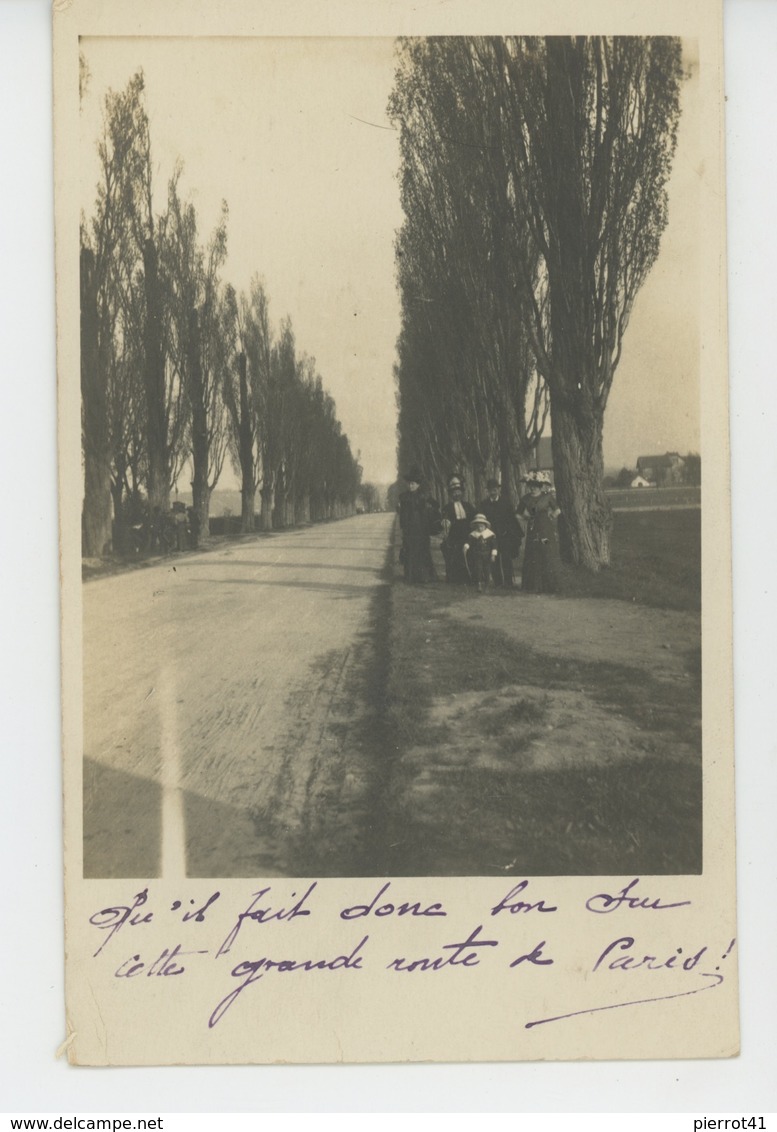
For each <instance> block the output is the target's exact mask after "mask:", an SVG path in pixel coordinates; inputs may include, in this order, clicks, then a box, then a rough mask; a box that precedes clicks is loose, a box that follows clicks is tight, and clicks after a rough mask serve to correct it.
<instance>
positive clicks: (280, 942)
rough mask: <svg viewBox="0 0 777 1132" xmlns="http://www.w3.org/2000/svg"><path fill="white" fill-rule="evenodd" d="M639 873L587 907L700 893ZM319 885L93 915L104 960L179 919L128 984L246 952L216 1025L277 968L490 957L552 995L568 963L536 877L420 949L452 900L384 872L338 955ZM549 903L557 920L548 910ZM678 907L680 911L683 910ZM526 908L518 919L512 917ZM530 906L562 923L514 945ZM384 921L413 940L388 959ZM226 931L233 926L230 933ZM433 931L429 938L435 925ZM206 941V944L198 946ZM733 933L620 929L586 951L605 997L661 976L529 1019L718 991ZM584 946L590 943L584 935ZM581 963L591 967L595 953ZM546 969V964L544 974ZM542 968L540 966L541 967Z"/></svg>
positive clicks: (624, 906)
mask: <svg viewBox="0 0 777 1132" xmlns="http://www.w3.org/2000/svg"><path fill="white" fill-rule="evenodd" d="M641 883H642V882H641V880H640V878H639V877H635V878H634V879H632V880H630V881H628V882H627V883H626V884H624V885H623V886H622V887H621V888H619V889H616V890H615V891H613V892H597V893H595V894H594V895H591V896H589V897H588V898H587V899H585V900H584V901H583V905H582V906H583V908H584V910H585V911H587V912H591V913H594V914H595V915H602V914H612V913H620V914H621V916H623V917H630V916H634V915H636V916H638V917H639V921H640V923H642V922H643V921H642V915H643V913H658V914H662V918H663V916H664V915H667V914H669V915H672V914H673V910H676V909H680V908H684V907H688V906H689V905H690V904H691V901H690V900H665V899H664V898H663V897H661V896H655V895H653V894H646V893H644V892H643V891H642V889H641ZM318 886H319V882H318V881H312V882H311V883H310V884H309V885H308V886H307V888H306V889H305V890H304V891H302V890H301V889H300V890H299V891H298V890H297V889H291V890H290V891H289V890H288V889H283V888H282V887H279V886H272V885H265V886H264V887H263V888H260V889H258V890H257V891H255V892H253V893H252V894H251V896H250V898H249V899H248V900H247V901H246V903H245V905H244V906H243V908H242V910H241V911H239V912H237V913H234V912H231V911H230V909H229V908H228V907H226V906H225V905H224V902H223V900H222V896H221V892H220V891H218V890H217V891H214V892H212V893H211V894H210V895H209V896H208V898H207V899H206V900H204V901H202V900H195V899H193V898H189V899H188V901H187V900H185V899H176V900H174V901H173V902H172V904H169V903H168V904H165V905H164V906H160V907H159V908H154V907H152V902H151V900H150V897H149V888H148V886H147V887H145V888H143V889H142V890H141V891H140V892H137V893H135V895H134V896H133V897H131V898H130V899H129V900H126V901H125V902H124V903H116V904H113V905H110V906H109V907H106V908H102V909H101V910H99V911H97V912H94V913H93V914H92V915H91V916H90V918H89V923H90V924H91V925H92V926H93V927H94V928H95V930H96V932H98V933H100V936H99V937H98V939H99V945H98V946H97V949H96V950H95V952H94V954H93V958H94V959H95V960H98V961H99V959H100V957H101V956H102V955H103V953H104V951H105V949H106V948H107V946H108V944H110V943H111V941H112V940H114V938H115V937H116V936H117V935H118V934H119V933H120V932H124V933H125V934H126V933H127V932H131V933H132V937H131V938H132V939H133V940H134V939H135V938H136V929H141V931H140V933H139V934H138V935H137V938H138V939H139V940H140V939H141V936H142V932H143V929H146V930H148V929H149V925H151V924H158V922H159V921H160V920H162V919H163V918H168V919H171V920H172V923H171V933H172V931H173V930H175V935H176V936H179V939H178V940H176V939H175V936H173V940H171V941H170V942H169V943H168V945H167V946H165V947H163V948H160V947H159V945H158V942H159V941H158V940H157V945H156V946H155V947H154V948H153V949H152V947H151V946H149V947H148V948H146V949H144V948H142V947H139V948H136V949H134V950H133V953H132V954H131V955H130V956H129V957H126V958H122V960H121V962H120V963H119V965H118V966H114V965H113V964H114V963H115V962H116V960H115V959H114V960H113V963H112V964H111V971H112V973H113V976H114V977H115V978H117V979H121V980H122V981H123V983H124V984H125V985H126V983H127V981H128V980H133V981H134V980H137V979H138V978H155V979H157V978H162V979H164V978H168V977H171V976H173V977H181V976H186V974H187V973H188V972H189V971H190V970H191V968H192V967H194V966H195V965H196V966H198V967H199V968H200V969H201V966H202V964H204V963H209V964H215V966H214V967H213V972H214V976H215V977H216V978H217V979H219V980H220V979H222V978H223V976H224V974H225V969H224V966H223V961H224V956H226V955H228V954H230V953H234V952H235V951H238V952H242V955H239V956H237V957H236V958H238V960H239V961H238V962H234V960H233V961H232V966H231V969H229V971H228V979H229V980H230V982H231V983H232V985H231V986H230V987H229V989H226V993H223V992H222V997H220V998H219V1000H218V1002H217V1004H216V1006H215V1007H214V1008H213V1010H212V1011H211V1012H210V1015H209V1017H208V1018H207V1026H208V1027H209V1028H211V1029H212V1028H213V1027H214V1026H216V1025H218V1023H219V1022H221V1020H222V1019H223V1018H224V1017H225V1015H227V1013H228V1012H230V1011H231V1010H232V1008H233V1007H234V1005H235V1003H236V1002H237V1001H238V1000H242V999H243V997H244V996H245V993H246V991H247V990H248V989H249V988H250V987H252V986H255V985H256V984H257V983H258V982H259V981H260V980H261V979H263V978H265V977H266V976H267V975H272V976H273V978H275V976H277V975H286V974H296V975H302V974H314V973H317V974H318V975H319V977H321V976H324V975H327V974H329V973H332V972H338V973H340V972H341V973H343V974H346V975H350V973H352V972H361V971H363V970H364V969H365V968H366V967H369V966H372V968H373V970H375V971H376V972H378V971H382V972H383V973H384V977H388V976H392V975H397V974H401V975H407V974H410V975H415V976H417V977H421V976H423V975H424V974H427V975H429V974H431V975H433V974H434V973H435V972H438V971H444V970H447V971H450V970H456V971H471V970H474V969H476V968H478V967H480V966H481V965H482V964H483V963H489V964H490V965H491V966H492V967H496V968H498V967H501V968H502V969H503V970H504V971H505V973H507V972H508V971H516V972H523V974H522V975H520V977H521V978H522V979H524V978H526V977H529V978H533V977H542V978H543V980H550V981H549V982H548V985H547V987H545V989H544V990H543V996H544V997H545V998H547V997H548V996H549V995H550V994H552V987H553V973H552V970H551V969H552V968H554V967H558V966H559V964H558V962H557V958H556V956H554V952H558V950H559V949H558V946H555V947H554V938H555V943H556V944H558V943H559V942H561V940H562V939H563V933H564V920H563V909H562V908H560V907H559V905H558V904H557V903H555V902H554V901H552V900H550V899H548V896H547V893H542V892H541V891H537V890H536V882H534V881H533V882H530V881H529V880H527V879H524V880H520V881H517V882H516V883H515V884H513V885H512V887H511V888H509V890H508V891H507V892H505V894H504V895H503V896H502V898H501V899H500V900H499V901H497V903H496V904H492V905H490V907H488V906H487V907H486V908H484V909H483V910H482V912H481V913H478V911H477V909H476V908H468V909H467V911H468V912H470V911H471V912H472V913H473V918H475V917H477V918H479V919H481V920H482V919H484V914H485V916H487V917H488V918H489V919H488V923H489V924H490V925H491V927H490V930H486V928H485V926H484V923H483V922H480V923H476V926H474V927H473V928H471V930H469V931H464V932H462V933H461V934H459V933H458V932H457V933H456V934H455V935H453V933H451V934H450V935H447V939H446V934H447V933H446V934H442V939H441V941H440V942H439V944H437V945H436V947H435V948H429V947H428V945H427V946H426V947H424V949H423V950H421V949H420V948H419V949H417V950H416V949H415V948H414V947H413V946H412V943H413V937H414V934H416V932H417V929H415V928H414V927H413V925H414V923H415V924H418V923H421V922H422V921H426V922H427V923H428V921H429V920H433V919H435V918H445V917H448V916H449V915H450V914H451V909H449V908H447V907H445V905H444V904H443V902H442V901H440V900H432V901H428V900H419V899H414V898H413V894H412V893H410V894H409V896H408V894H407V893H405V892H404V891H402V888H401V885H400V884H399V882H394V881H386V882H384V883H382V884H378V885H376V886H375V887H373V888H368V889H367V890H366V892H362V893H358V892H357V893H354V895H356V896H357V900H356V902H354V903H352V904H347V905H345V906H343V907H341V908H339V910H337V911H335V912H334V916H335V917H336V919H335V922H339V923H340V924H341V927H342V930H343V932H347V929H348V927H349V925H351V924H352V923H353V922H354V921H359V920H360V921H363V922H364V923H363V927H366V926H367V923H366V922H369V923H371V925H372V927H371V929H370V931H371V934H366V933H363V934H361V935H360V937H359V938H358V939H357V938H356V935H352V937H351V938H348V936H347V935H346V936H345V937H344V939H343V942H342V943H341V944H340V949H339V952H337V953H335V948H333V950H332V952H330V954H329V955H327V954H324V955H323V956H322V955H321V953H320V952H318V954H316V952H317V950H318V949H317V947H316V938H317V931H316V918H317V917H319V919H320V920H323V918H324V917H326V918H327V919H329V920H330V922H331V918H332V916H333V913H332V911H331V910H325V911H322V910H321V908H320V907H317V904H316V900H317V897H319V895H320V894H319V893H317V889H318ZM578 907H580V906H579V905H578ZM455 911H459V909H455ZM548 914H551V915H552V916H553V919H549V920H545V917H546V916H547V915H548ZM674 914H675V915H676V914H677V913H676V911H675V912H674ZM516 916H517V917H518V920H515V919H513V918H514V917H516ZM525 917H526V918H527V919H526V923H527V924H529V923H531V922H533V921H535V920H536V919H537V918H538V917H542V919H543V922H545V923H546V924H548V925H551V926H552V927H553V929H554V931H557V933H558V934H557V935H556V936H555V937H553V938H552V937H551V932H549V931H543V934H544V935H546V936H547V937H548V938H545V939H541V940H539V942H536V943H535V942H533V941H532V940H531V939H523V940H520V941H519V943H518V947H516V940H515V931H516V928H517V929H518V931H519V932H521V931H522V930H524V929H522V928H521V927H520V925H521V924H523V922H524V918H525ZM296 921H300V923H299V924H298V926H297V928H296V929H291V934H288V933H289V931H290V929H289V925H291V924H293V923H295V922H296ZM365 921H366V922H365ZM386 922H390V923H397V922H401V924H402V931H403V932H404V934H405V935H406V939H407V945H406V949H403V954H401V955H399V954H396V953H395V954H394V956H393V957H390V956H391V953H390V952H389V959H388V962H387V961H386V956H385V952H381V932H385V929H383V928H382V927H381V925H382V924H384V923H386ZM645 922H647V921H645ZM203 925H205V926H203ZM501 925H504V927H505V928H506V927H508V925H510V938H509V939H503V938H500V931H502V930H503V929H502V927H501ZM513 925H514V926H513ZM624 926H625V924H624ZM497 929H498V930H497ZM182 930H185V931H186V932H187V933H188V938H187V939H186V940H184V939H183V937H181V936H180V933H181V931H182ZM225 930H226V934H222V933H224V932H225ZM352 930H353V929H351V931H352ZM395 930H396V929H395ZM192 933H194V938H192ZM216 933H217V934H216ZM279 933H280V934H279ZM214 934H215V936H216V940H218V939H220V940H221V942H220V943H216V944H215V946H204V945H207V944H208V943H212V942H213V935H214ZM348 934H351V933H348ZM537 934H538V935H539V933H537ZM451 935H453V939H451ZM648 936H649V932H648V933H646V934H645V938H647V937H648ZM391 938H392V939H393V938H395V935H394V934H392V937H391ZM424 938H425V939H428V927H427V929H426V932H425V935H424ZM534 938H535V939H536V938H537V937H536V936H535V937H534ZM384 943H385V941H384ZM198 944H202V945H203V946H197V945H198ZM734 944H735V941H734V940H731V942H730V943H729V945H728V948H727V950H726V951H725V952H723V953H722V954H721V955H720V958H719V960H718V961H717V962H713V961H712V956H714V955H715V946H714V944H711V943H709V942H702V941H698V940H697V941H696V942H694V943H693V945H692V946H691V947H686V946H685V945H684V944H682V943H680V944H679V945H678V946H676V947H674V948H670V950H669V952H668V953H665V952H664V951H662V950H660V949H656V948H652V949H651V947H650V946H649V944H648V945H647V946H646V945H645V943H644V942H643V940H642V939H641V938H640V937H639V936H638V935H637V934H629V933H628V929H627V932H624V933H623V934H621V935H615V936H614V938H613V939H612V940H611V941H610V942H609V943H608V944H607V945H606V946H605V947H603V948H602V947H601V945H599V948H598V950H597V952H596V954H594V955H593V956H591V957H590V958H589V960H588V971H589V973H590V974H591V976H596V977H597V978H599V979H604V980H606V982H605V983H603V984H602V987H604V986H606V987H607V991H606V992H604V993H603V998H604V999H610V998H612V988H613V987H614V986H616V985H619V984H616V983H615V982H613V980H619V979H624V978H628V980H629V981H628V985H629V986H635V985H639V987H640V989H641V988H642V987H644V985H645V984H644V983H638V984H635V983H634V981H633V978H634V976H633V975H632V973H633V972H642V973H643V974H645V973H649V975H648V978H649V980H651V981H652V979H653V978H655V979H656V993H655V994H648V995H642V996H641V997H634V996H633V992H632V995H631V996H629V994H628V992H626V993H625V994H624V995H623V997H622V998H619V999H618V1001H616V1002H611V1001H603V1000H602V998H600V1000H599V1002H598V1003H597V1002H596V1001H594V1002H593V1004H592V1005H588V1006H585V1007H583V1008H581V1007H579V1006H578V1005H577V1004H573V1003H571V1002H570V1003H566V1002H563V1001H561V1002H559V1005H558V1009H557V1011H556V1012H555V1013H554V1014H550V1015H548V1016H547V1017H543V1018H536V1019H533V1020H532V1021H528V1022H524V1023H523V1026H524V1027H525V1029H526V1030H531V1029H533V1028H534V1027H537V1026H542V1025H545V1024H547V1023H550V1022H561V1021H563V1020H564V1019H569V1018H574V1017H578V1016H581V1015H586V1014H596V1013H598V1012H600V1011H603V1010H614V1009H620V1008H623V1007H629V1006H632V1007H633V1006H642V1005H644V1004H647V1003H651V1002H661V1001H663V1000H666V999H673V998H682V997H686V996H691V995H696V994H700V993H702V992H704V991H707V990H712V989H714V988H715V987H718V986H720V985H721V984H722V983H723V981H724V975H723V973H722V969H723V961H724V960H725V959H726V958H727V957H728V955H729V954H730V953H731V951H732V950H733V947H734ZM292 945H293V946H292ZM527 945H528V946H527ZM581 946H583V947H584V946H585V937H584V936H583V938H582V940H581ZM144 951H145V953H144ZM246 952H247V954H246ZM505 952H507V954H505ZM581 969H582V970H585V961H584V963H583V967H582V968H581ZM540 971H544V972H545V974H544V975H542V976H540V975H539V972H540ZM532 972H536V973H537V974H536V975H534V976H532ZM567 983H568V980H567ZM584 985H585V986H586V988H587V989H588V988H591V989H592V988H594V987H595V985H596V983H595V981H588V982H585V984H584ZM252 997H253V996H249V998H252ZM204 1021H205V1020H204Z"/></svg>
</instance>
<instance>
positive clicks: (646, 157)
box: [389, 37, 682, 570]
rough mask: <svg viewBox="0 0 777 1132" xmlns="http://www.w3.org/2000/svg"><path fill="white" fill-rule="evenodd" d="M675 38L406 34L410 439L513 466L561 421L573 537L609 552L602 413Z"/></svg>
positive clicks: (557, 432)
mask: <svg viewBox="0 0 777 1132" xmlns="http://www.w3.org/2000/svg"><path fill="white" fill-rule="evenodd" d="M681 76H682V69H681V49H680V43H679V41H678V40H676V39H671V38H653V39H645V38H639V39H637V38H611V39H605V38H584V37H572V38H561V37H548V38H534V37H508V38H479V37H476V38H473V37H456V38H442V39H434V38H432V39H423V40H415V39H414V40H405V41H402V42H401V44H400V51H399V62H398V67H397V73H396V81H395V87H394V91H393V93H392V96H391V100H390V104H389V113H390V115H391V117H392V119H393V121H394V123H395V124H396V126H397V127H398V129H399V132H400V147H401V156H402V168H401V174H400V185H401V197H402V205H403V208H404V213H405V222H404V225H403V228H402V230H401V232H400V234H399V237H398V240H397V246H396V256H397V270H398V279H399V286H400V291H401V298H402V328H401V333H400V338H399V344H398V364H397V369H396V377H397V383H398V402H399V455H400V462H401V463H402V464H403V466H407V465H409V464H420V465H421V467H422V468H423V470H424V472H425V474H426V475H427V477H428V479H429V480H430V481H431V482H437V483H438V484H439V485H442V484H443V483H444V481H445V477H446V476H447V474H448V473H449V472H450V470H451V469H454V468H456V469H459V470H461V471H464V472H465V474H467V473H468V474H469V475H470V476H471V477H472V479H473V481H474V485H475V490H476V493H477V492H479V491H480V488H481V484H482V480H483V479H484V478H485V476H487V475H489V474H493V473H494V472H495V471H500V472H501V478H502V482H503V484H505V485H510V484H511V482H512V483H513V484H514V477H515V476H516V474H517V473H518V472H519V470H520V471H522V470H524V469H525V467H526V465H527V464H528V462H529V460H528V457H529V453H530V450H531V448H532V447H533V446H534V444H535V443H536V441H537V439H538V437H539V436H540V435H541V434H542V431H543V428H544V427H545V425H546V421H547V418H548V415H550V418H551V422H552V444H553V460H554V469H555V480H556V489H557V493H558V496H559V502H560V505H561V507H562V509H563V511H564V514H565V520H566V522H565V528H564V529H565V532H566V539H567V546H566V548H565V549H566V552H567V554H568V556H569V558H570V559H571V560H572V561H573V562H575V563H577V564H581V565H583V566H586V567H588V568H590V569H592V570H597V569H599V568H600V567H601V566H602V565H605V564H606V563H607V562H608V561H609V534H610V512H609V507H608V504H607V500H606V498H605V495H604V490H603V483H602V481H603V471H604V469H603V458H602V433H603V423H604V412H605V408H606V405H607V398H608V395H609V392H610V388H611V385H612V381H613V377H614V374H615V371H616V368H617V366H618V362H619V360H620V356H621V349H622V343H623V336H624V333H625V331H626V327H627V325H628V321H629V316H630V314H631V310H632V307H633V304H634V300H635V298H636V295H637V292H638V291H639V289H640V287H641V285H642V283H643V282H644V280H645V278H646V276H647V274H648V272H649V270H650V268H651V266H652V265H653V263H654V261H655V259H656V256H657V254H658V250H659V242H660V237H661V233H662V231H663V229H664V227H665V225H666V221H667V197H666V182H667V180H668V177H669V174H670V169H671V162H672V157H673V154H674V149H675V143H676V131H677V123H678V118H679V90H680V81H681Z"/></svg>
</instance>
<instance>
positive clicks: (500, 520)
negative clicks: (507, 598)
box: [478, 479, 523, 586]
mask: <svg viewBox="0 0 777 1132" xmlns="http://www.w3.org/2000/svg"><path fill="white" fill-rule="evenodd" d="M486 488H487V489H488V495H487V497H486V498H485V499H484V500H483V502H482V503H481V504H480V507H479V508H478V510H479V511H480V512H481V513H482V514H483V515H485V516H486V518H487V519H488V521H489V523H490V524H491V528H492V530H493V532H494V534H495V535H496V541H497V546H498V547H499V565H498V566H497V568H496V571H495V572H496V574H497V577H498V580H499V581H501V583H502V585H504V586H512V584H513V559H514V558H517V557H518V555H519V554H520V552H521V541H522V539H523V531H522V529H521V525H520V523H519V522H518V518H517V516H516V514H515V508H514V507H513V505H512V503H511V502H510V500H509V498H508V499H503V498H502V494H501V490H500V487H499V480H493V479H492V480H488V482H487V483H486Z"/></svg>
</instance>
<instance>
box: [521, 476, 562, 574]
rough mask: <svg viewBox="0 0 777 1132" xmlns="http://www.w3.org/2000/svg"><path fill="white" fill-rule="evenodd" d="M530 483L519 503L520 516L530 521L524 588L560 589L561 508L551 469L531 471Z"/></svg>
mask: <svg viewBox="0 0 777 1132" xmlns="http://www.w3.org/2000/svg"><path fill="white" fill-rule="evenodd" d="M526 484H527V486H528V488H529V490H528V492H527V494H526V495H525V496H524V497H523V499H522V500H521V502H520V503H519V504H518V516H519V518H522V519H523V520H524V521H525V523H526V550H525V552H524V559H523V576H522V580H521V588H522V589H524V590H526V591H527V592H528V593H535V594H552V593H556V591H557V590H558V585H559V552H558V536H557V532H556V520H557V519H558V517H559V515H560V514H561V510H560V508H559V505H558V503H557V502H556V496H555V495H554V494H553V487H552V485H551V482H550V476H549V475H548V473H547V472H529V474H528V476H527V477H526Z"/></svg>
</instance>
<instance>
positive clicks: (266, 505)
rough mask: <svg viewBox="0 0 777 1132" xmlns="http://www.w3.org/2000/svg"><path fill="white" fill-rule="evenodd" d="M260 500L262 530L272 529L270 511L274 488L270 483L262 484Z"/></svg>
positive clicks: (273, 499) (271, 511)
mask: <svg viewBox="0 0 777 1132" xmlns="http://www.w3.org/2000/svg"><path fill="white" fill-rule="evenodd" d="M259 494H260V497H261V500H262V530H263V531H271V530H272V513H273V507H274V502H275V489H274V486H273V484H272V483H265V484H263V485H262V488H261V491H260V492H259Z"/></svg>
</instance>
